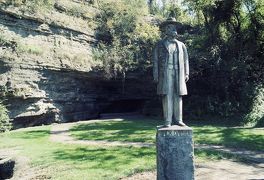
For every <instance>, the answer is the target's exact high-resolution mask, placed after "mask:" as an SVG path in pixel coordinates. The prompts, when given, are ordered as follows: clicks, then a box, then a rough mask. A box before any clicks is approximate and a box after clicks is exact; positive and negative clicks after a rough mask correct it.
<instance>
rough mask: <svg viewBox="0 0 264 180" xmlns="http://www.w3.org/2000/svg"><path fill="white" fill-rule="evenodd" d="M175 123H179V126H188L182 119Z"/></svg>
mask: <svg viewBox="0 0 264 180" xmlns="http://www.w3.org/2000/svg"><path fill="white" fill-rule="evenodd" d="M175 125H178V126H186V124H184V123H183V122H182V121H177V122H176V123H175Z"/></svg>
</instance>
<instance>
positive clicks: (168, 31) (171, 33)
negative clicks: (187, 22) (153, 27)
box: [165, 24, 178, 38]
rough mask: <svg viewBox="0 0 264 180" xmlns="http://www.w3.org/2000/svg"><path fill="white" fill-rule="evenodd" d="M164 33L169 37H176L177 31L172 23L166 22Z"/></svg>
mask: <svg viewBox="0 0 264 180" xmlns="http://www.w3.org/2000/svg"><path fill="white" fill-rule="evenodd" d="M165 33H166V35H167V36H168V37H169V38H176V37H177V35H178V33H177V29H176V26H175V25H174V24H168V25H167V26H166V29H165Z"/></svg>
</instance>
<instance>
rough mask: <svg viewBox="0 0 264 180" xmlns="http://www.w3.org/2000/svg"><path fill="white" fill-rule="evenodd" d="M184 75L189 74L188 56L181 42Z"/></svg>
mask: <svg viewBox="0 0 264 180" xmlns="http://www.w3.org/2000/svg"><path fill="white" fill-rule="evenodd" d="M183 53H184V70H185V76H189V56H188V52H187V48H186V46H185V45H184V44H183Z"/></svg>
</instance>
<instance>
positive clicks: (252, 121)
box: [243, 86, 264, 126]
mask: <svg viewBox="0 0 264 180" xmlns="http://www.w3.org/2000/svg"><path fill="white" fill-rule="evenodd" d="M243 123H244V125H248V126H264V86H260V87H257V88H256V91H255V96H254V99H253V103H252V107H251V110H250V112H249V113H248V114H247V115H246V116H245V118H244V122H243Z"/></svg>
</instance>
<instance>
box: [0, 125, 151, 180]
mask: <svg viewBox="0 0 264 180" xmlns="http://www.w3.org/2000/svg"><path fill="white" fill-rule="evenodd" d="M49 129H50V127H49V126H43V127H37V128H27V129H25V130H23V131H12V132H9V133H3V134H0V149H5V148H9V149H10V148H11V149H12V148H14V149H18V150H19V155H22V156H26V157H28V158H30V160H31V166H32V167H33V168H34V167H35V168H38V169H41V171H43V173H44V174H45V176H46V178H52V179H95V180H96V179H100V180H101V179H118V178H120V177H124V176H127V175H130V174H133V173H134V172H140V171H146V170H151V169H154V167H155V149H154V148H134V147H97V146H81V145H63V144H58V143H53V142H50V141H49V135H50V134H49V132H50V131H49Z"/></svg>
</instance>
